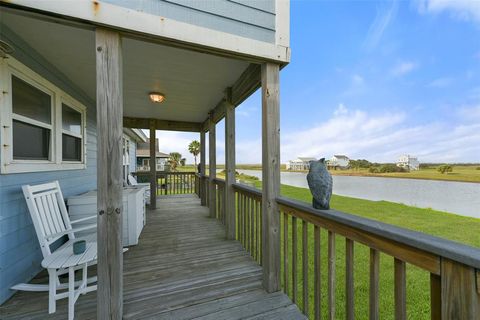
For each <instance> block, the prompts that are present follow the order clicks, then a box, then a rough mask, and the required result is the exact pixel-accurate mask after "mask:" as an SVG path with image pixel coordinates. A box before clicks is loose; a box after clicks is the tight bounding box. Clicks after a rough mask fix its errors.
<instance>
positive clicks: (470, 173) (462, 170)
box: [330, 165, 480, 182]
mask: <svg viewBox="0 0 480 320" xmlns="http://www.w3.org/2000/svg"><path fill="white" fill-rule="evenodd" d="M478 167H479V166H477V165H474V166H453V172H450V173H444V174H442V173H440V172H438V171H437V167H428V168H422V169H420V170H417V171H411V172H391V173H369V172H368V169H359V170H354V169H348V170H330V173H331V174H333V175H353V176H371V177H390V178H408V179H425V180H446V181H463V182H480V170H477V168H478Z"/></svg>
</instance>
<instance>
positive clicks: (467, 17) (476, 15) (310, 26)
mask: <svg viewBox="0 0 480 320" xmlns="http://www.w3.org/2000/svg"><path fill="white" fill-rule="evenodd" d="M291 48H292V59H291V63H290V64H289V65H288V66H287V67H285V68H284V69H283V70H282V72H281V161H282V163H285V162H286V161H288V160H289V159H293V158H296V157H297V156H313V157H331V156H332V155H333V154H346V155H348V156H349V157H350V158H354V159H357V158H366V159H368V160H371V161H377V162H394V161H395V160H396V159H397V157H398V156H400V155H401V154H405V153H408V154H412V155H415V156H418V157H419V160H420V161H421V162H422V161H423V162H480V1H462V0H457V1H451V2H448V1H439V0H427V1H395V2H393V1H388V2H387V1H381V2H380V1H313V0H311V1H296V0H292V1H291ZM260 103H261V101H260V95H259V92H257V93H255V94H254V95H253V96H251V97H250V98H249V99H248V100H247V101H245V102H244V103H243V104H242V105H240V106H238V107H237V119H236V126H237V148H236V149H237V150H236V156H237V162H238V163H260V162H261V126H260V121H261V119H260V116H261V112H260V110H261V104H260ZM223 130H224V127H223V121H222V122H221V123H220V124H219V125H218V128H217V132H218V138H217V157H218V160H217V161H218V162H219V163H222V162H223V153H224V148H223V143H224V135H223ZM163 134H164V133H162V135H163ZM197 136H198V135H191V134H178V133H168V134H167V135H164V137H165V138H164V139H161V140H162V141H161V142H160V146H161V148H162V149H163V150H164V151H167V152H170V151H174V149H175V148H176V149H178V146H179V145H183V144H188V141H189V140H191V139H192V138H197ZM170 149H171V150H170ZM180 152H182V153H183V154H184V155H186V154H187V151H186V148H185V150H180ZM188 160H189V162H190V161H191V157H188Z"/></svg>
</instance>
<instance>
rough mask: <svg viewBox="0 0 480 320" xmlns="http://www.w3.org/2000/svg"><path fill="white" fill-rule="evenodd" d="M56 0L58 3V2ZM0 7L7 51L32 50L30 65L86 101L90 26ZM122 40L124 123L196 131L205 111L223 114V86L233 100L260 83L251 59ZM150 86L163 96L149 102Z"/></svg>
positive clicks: (91, 73) (91, 80) (91, 60)
mask: <svg viewBox="0 0 480 320" xmlns="http://www.w3.org/2000/svg"><path fill="white" fill-rule="evenodd" d="M40 2H43V1H40ZM45 2H48V1H45ZM80 2H83V1H80ZM35 3H37V2H35ZM56 3H57V2H56ZM60 3H61V4H62V5H61V6H63V3H64V2H63V1H60ZM68 3H71V4H72V5H73V4H74V3H75V2H71V1H68ZM0 10H1V11H2V12H1V16H0V18H1V19H0V23H1V24H2V28H1V29H0V31H1V33H2V37H3V38H4V39H5V40H7V41H9V42H10V43H11V44H13V45H14V47H15V48H16V50H15V52H14V54H13V56H14V57H15V58H17V59H18V60H22V56H23V58H24V57H25V56H26V55H33V56H34V60H35V61H36V63H35V64H36V65H37V66H38V68H37V70H34V71H36V72H37V73H39V74H40V75H42V74H41V73H42V72H44V70H48V72H49V73H51V74H55V75H57V76H58V77H59V79H61V82H62V85H64V86H67V87H69V88H73V89H74V91H75V92H76V93H78V95H81V96H83V97H85V99H83V101H87V102H89V103H90V104H91V105H94V103H95V100H96V66H95V29H94V27H92V26H90V27H89V26H88V25H84V24H74V25H72V24H65V23H58V22H57V21H54V20H51V19H50V20H49V19H47V20H46V19H41V18H40V19H39V18H38V14H35V15H33V16H32V15H30V14H27V15H25V14H24V13H23V12H20V11H19V10H16V9H11V8H7V9H6V8H4V7H0ZM56 19H57V20H58V18H56ZM45 35H48V36H45ZM122 42H123V52H122V54H123V61H124V63H123V88H124V89H123V95H124V116H125V117H128V119H137V120H135V121H137V125H132V122H131V121H130V120H128V119H127V121H130V122H129V123H128V124H129V125H130V127H132V128H138V129H140V128H149V126H146V122H142V125H141V126H140V125H138V121H139V120H138V119H143V120H141V121H144V120H146V119H156V122H155V123H156V124H157V125H158V126H157V129H159V130H179V131H191V132H198V131H201V130H203V129H204V127H203V123H204V121H205V119H207V118H208V117H209V115H210V114H214V116H215V122H217V121H219V120H220V119H221V118H222V117H223V113H222V112H223V108H222V107H223V105H222V104H223V103H224V102H225V97H226V89H227V88H232V90H231V100H232V102H233V103H234V104H235V105H238V104H239V103H240V102H242V101H243V100H244V99H246V97H248V96H249V95H250V94H251V93H253V92H254V91H255V90H256V89H257V88H258V87H259V86H260V67H259V65H258V64H252V63H249V62H247V61H245V60H241V59H233V58H231V57H225V56H218V55H214V54H210V53H202V52H198V51H195V50H193V51H192V50H187V49H181V48H178V47H171V46H167V45H164V44H159V43H155V42H152V41H149V40H148V39H139V38H132V37H129V36H128V35H125V36H124V37H123V39H122ZM73 89H72V90H73ZM151 91H159V92H162V93H164V94H165V95H166V100H165V102H163V103H161V104H156V103H152V102H151V101H150V99H149V96H148V94H149V92H151ZM78 95H77V96H78ZM175 128H176V129H175Z"/></svg>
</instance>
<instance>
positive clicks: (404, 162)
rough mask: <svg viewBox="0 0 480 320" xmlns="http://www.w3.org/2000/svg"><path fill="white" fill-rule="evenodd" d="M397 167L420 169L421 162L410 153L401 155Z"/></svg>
mask: <svg viewBox="0 0 480 320" xmlns="http://www.w3.org/2000/svg"><path fill="white" fill-rule="evenodd" d="M397 167H401V168H405V169H407V170H419V169H420V162H419V161H418V158H417V157H412V156H411V155H409V154H405V155H403V156H400V157H399V158H398V160H397Z"/></svg>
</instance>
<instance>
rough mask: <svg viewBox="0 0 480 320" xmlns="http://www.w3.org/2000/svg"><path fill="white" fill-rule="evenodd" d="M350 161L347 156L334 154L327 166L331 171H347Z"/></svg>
mask: <svg viewBox="0 0 480 320" xmlns="http://www.w3.org/2000/svg"><path fill="white" fill-rule="evenodd" d="M349 164H350V159H349V158H348V157H347V156H344V155H340V154H336V155H334V156H333V157H331V158H330V160H328V161H327V166H328V167H329V168H332V169H347V168H348V165H349Z"/></svg>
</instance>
